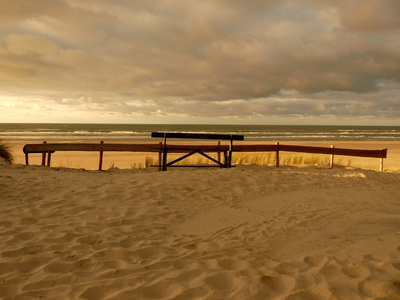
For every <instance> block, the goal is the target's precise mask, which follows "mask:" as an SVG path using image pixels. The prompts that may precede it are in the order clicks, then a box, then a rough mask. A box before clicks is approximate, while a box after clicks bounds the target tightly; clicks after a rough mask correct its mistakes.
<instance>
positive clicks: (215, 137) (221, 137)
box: [151, 132, 244, 141]
mask: <svg viewBox="0 0 400 300" xmlns="http://www.w3.org/2000/svg"><path fill="white" fill-rule="evenodd" d="M151 137H153V138H163V137H167V138H175V139H202V140H203V139H206V140H228V141H230V140H234V141H243V140H244V135H237V134H232V135H230V134H211V133H179V132H152V133H151Z"/></svg>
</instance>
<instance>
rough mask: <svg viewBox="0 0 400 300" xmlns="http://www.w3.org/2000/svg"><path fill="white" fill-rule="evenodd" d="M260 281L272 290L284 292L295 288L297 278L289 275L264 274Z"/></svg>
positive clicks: (279, 292)
mask: <svg viewBox="0 0 400 300" xmlns="http://www.w3.org/2000/svg"><path fill="white" fill-rule="evenodd" d="M260 283H261V284H262V285H264V286H266V287H268V289H270V290H271V291H273V292H275V293H278V294H282V293H285V292H289V291H291V290H293V289H294V288H295V286H296V279H295V278H294V277H292V276H288V275H278V276H268V275H263V276H261V277H260Z"/></svg>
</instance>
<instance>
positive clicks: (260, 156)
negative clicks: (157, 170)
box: [145, 152, 352, 168]
mask: <svg viewBox="0 0 400 300" xmlns="http://www.w3.org/2000/svg"><path fill="white" fill-rule="evenodd" d="M210 156H211V157H212V158H214V159H217V155H210ZM177 158H179V156H176V155H172V156H169V157H168V162H171V161H173V160H175V159H177ZM329 161H330V156H329V155H312V154H285V155H282V157H281V158H280V165H282V166H284V165H317V164H329ZM351 163H352V160H351V159H348V160H345V159H343V158H336V160H335V165H341V166H350V165H351ZM209 164H214V163H213V162H212V161H211V160H209V159H207V158H205V157H204V156H201V155H193V156H191V157H188V158H185V159H183V160H181V161H179V162H177V163H176V165H209ZM232 164H233V165H275V164H276V155H275V153H272V152H268V153H233V156H232ZM150 165H158V159H156V158H154V157H152V156H147V157H146V159H145V167H146V168H148V167H149V166H150Z"/></svg>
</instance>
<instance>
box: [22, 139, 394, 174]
mask: <svg viewBox="0 0 400 300" xmlns="http://www.w3.org/2000/svg"><path fill="white" fill-rule="evenodd" d="M166 149H167V150H168V152H169V153H189V152H192V151H194V150H199V149H200V150H201V151H202V152H209V153H210V152H214V153H218V154H220V153H224V154H225V155H224V156H225V157H226V153H227V152H228V151H229V150H230V149H231V148H230V145H221V144H220V143H218V144H217V145H209V144H208V145H205V144H204V145H195V144H188V145H182V144H180V145H176V144H167V145H166ZM231 150H232V151H233V152H275V153H276V166H277V167H279V157H280V152H300V153H312V154H326V155H330V156H331V160H330V167H333V162H334V156H335V155H341V156H358V157H372V158H380V170H381V171H383V159H384V158H386V157H387V149H380V150H366V149H345V148H335V147H334V146H331V147H313V146H296V145H281V144H279V143H276V144H273V145H271V144H270V145H267V144H265V145H251V144H238V145H235V147H234V148H233V149H231ZM23 151H24V153H25V163H26V165H28V164H29V157H28V155H29V154H30V153H41V154H42V165H46V157H47V166H50V163H51V155H52V153H54V152H57V151H94V152H99V154H100V157H99V170H101V169H102V161H103V153H104V152H106V151H112V152H124V151H127V152H154V153H158V158H159V167H160V168H161V161H162V154H163V151H164V145H163V143H162V142H160V143H152V144H139V143H135V144H106V143H104V142H100V143H46V142H43V144H26V145H25V146H24V148H23Z"/></svg>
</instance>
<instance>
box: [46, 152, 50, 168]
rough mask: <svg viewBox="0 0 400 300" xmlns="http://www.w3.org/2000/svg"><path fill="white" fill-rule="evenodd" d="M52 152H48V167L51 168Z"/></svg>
mask: <svg viewBox="0 0 400 300" xmlns="http://www.w3.org/2000/svg"><path fill="white" fill-rule="evenodd" d="M50 160H51V151H48V152H47V166H48V167H50Z"/></svg>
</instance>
